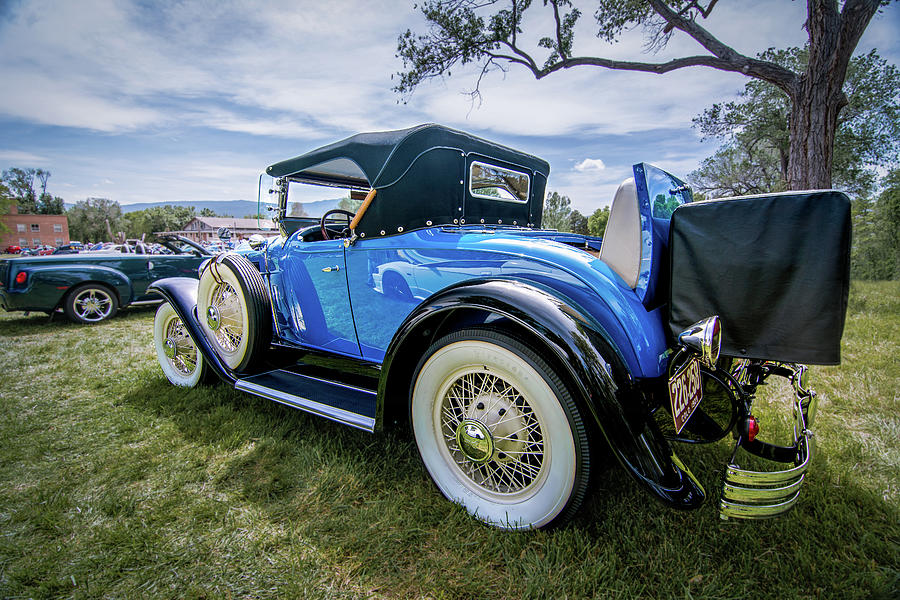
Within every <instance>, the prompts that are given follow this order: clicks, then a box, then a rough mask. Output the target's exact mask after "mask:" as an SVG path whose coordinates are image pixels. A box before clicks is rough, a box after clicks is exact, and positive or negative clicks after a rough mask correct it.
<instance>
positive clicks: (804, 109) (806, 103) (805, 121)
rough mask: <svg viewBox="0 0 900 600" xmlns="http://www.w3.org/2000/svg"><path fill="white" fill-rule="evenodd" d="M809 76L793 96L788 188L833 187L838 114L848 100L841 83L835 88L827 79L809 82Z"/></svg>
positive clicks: (802, 81) (814, 188)
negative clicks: (833, 163)
mask: <svg viewBox="0 0 900 600" xmlns="http://www.w3.org/2000/svg"><path fill="white" fill-rule="evenodd" d="M810 79H812V78H810V77H809V73H807V76H805V77H803V78H802V80H801V82H800V86H799V87H800V90H799V92H798V94H797V96H796V97H794V98H793V108H792V110H791V123H790V134H791V135H790V143H791V147H790V154H789V157H788V173H787V184H788V189H791V190H816V189H828V188H830V187H831V164H832V157H833V154H834V135H835V132H836V131H837V122H838V120H837V117H838V113H839V112H840V110H841V109H842V108H843V107H844V106H845V105H846V104H847V100H846V96H844V94H843V93H842V92H841V90H840V87H838V89H837V91H835V90H833V89H831V86H830V85H829V84H828V82H825V81H820V82H818V83H810ZM840 84H843V79H842V80H841V81H840Z"/></svg>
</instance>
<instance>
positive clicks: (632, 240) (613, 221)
mask: <svg viewBox="0 0 900 600" xmlns="http://www.w3.org/2000/svg"><path fill="white" fill-rule="evenodd" d="M600 260H602V261H603V262H605V263H606V264H607V265H608V266H609V267H610V268H611V269H612V270H613V271H615V272H616V273H617V274H618V275H619V276H620V277H621V278H622V279H623V280H624V281H625V283H626V284H627V285H628V286H629V287H631V288H632V289H634V288H635V287H637V282H638V275H639V274H640V266H641V214H640V210H639V207H638V198H637V187H636V186H635V183H634V178H633V177H629V178H628V179H626V180H625V181H623V182H622V184H621V185H619V189H618V190H616V195H615V197H613V201H612V206H610V209H609V220H608V221H607V222H606V231H604V232H603V242H602V243H601V245H600Z"/></svg>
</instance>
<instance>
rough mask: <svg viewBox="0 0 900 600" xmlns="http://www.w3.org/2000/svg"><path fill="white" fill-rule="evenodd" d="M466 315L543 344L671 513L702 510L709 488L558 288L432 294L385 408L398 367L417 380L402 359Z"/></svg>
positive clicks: (484, 286)
mask: <svg viewBox="0 0 900 600" xmlns="http://www.w3.org/2000/svg"><path fill="white" fill-rule="evenodd" d="M460 310H463V311H466V310H475V311H479V312H484V313H488V314H491V315H496V316H499V317H504V318H506V319H509V320H511V321H512V322H514V323H516V324H517V326H518V327H520V328H524V329H526V330H527V331H528V332H529V333H530V334H531V337H534V338H536V339H538V340H540V342H541V343H542V344H543V346H545V348H546V350H547V351H548V352H550V353H552V356H553V358H554V360H553V361H552V362H553V363H554V364H556V365H557V366H558V367H559V368H562V369H564V370H565V371H566V372H565V373H564V375H566V377H565V379H566V380H567V381H568V382H569V383H570V384H571V385H572V386H573V387H574V389H573V390H572V392H573V395H574V396H575V397H576V399H578V400H579V404H580V405H581V406H582V407H584V408H585V409H586V411H587V412H588V413H589V414H590V416H591V417H592V418H593V420H594V421H595V422H596V424H597V426H598V428H599V430H600V431H601V432H602V434H603V436H604V437H605V439H606V441H607V443H608V444H609V446H610V448H611V449H612V451H613V453H614V454H615V456H616V457H617V459H618V460H619V462H620V463H621V464H622V466H623V467H624V468H625V470H626V471H627V472H628V473H629V474H630V475H631V476H632V477H634V478H635V479H636V480H637V481H638V482H639V483H640V484H642V485H643V486H644V487H645V488H646V489H647V490H649V491H650V492H651V493H653V494H654V495H655V496H656V497H657V498H659V499H660V500H662V501H663V502H665V503H666V504H668V505H670V506H672V507H675V508H696V507H698V506H699V505H700V504H701V503H702V502H703V500H704V498H705V492H704V490H703V487H702V486H701V485H700V483H699V482H698V481H697V480H696V478H695V477H694V476H693V474H691V472H690V471H689V470H688V469H687V468H686V467H684V465H683V464H682V463H681V461H680V460H679V459H678V457H677V456H676V455H675V453H674V452H673V450H672V448H671V446H670V445H669V443H668V442H667V441H666V440H665V438H664V437H663V435H662V433H661V432H660V431H659V429H658V428H657V427H656V426H655V423H654V422H653V419H652V418H651V417H650V416H649V414H648V413H647V411H646V409H645V408H644V407H643V403H642V397H641V395H640V393H639V392H638V391H637V389H636V387H635V382H634V381H633V379H632V377H631V376H630V374H629V372H628V370H627V368H626V367H625V362H624V360H623V358H622V356H621V353H620V352H619V351H618V350H617V349H616V347H615V346H614V345H613V344H612V343H611V341H610V338H609V336H608V335H607V334H606V332H604V331H603V330H602V328H601V327H600V326H599V325H598V324H597V322H596V321H595V320H594V319H592V318H590V317H589V316H588V315H586V314H585V312H584V311H582V310H581V309H580V307H578V306H575V305H573V304H572V303H571V302H568V301H567V300H566V299H565V298H563V297H561V296H557V295H555V294H554V293H553V291H552V290H548V289H542V288H539V287H536V286H534V285H532V284H529V283H524V282H522V281H516V280H480V281H478V280H470V281H467V282H464V283H461V284H458V285H456V286H453V287H451V288H448V289H445V290H443V291H441V292H439V293H438V294H436V295H434V296H432V297H431V298H429V299H428V300H427V301H426V302H425V303H423V304H422V305H420V306H419V307H417V309H416V310H415V311H413V312H412V313H411V314H410V315H409V316H408V317H407V319H406V320H405V321H404V323H403V324H402V325H401V327H400V329H399V330H398V331H397V333H396V334H395V336H394V338H393V340H392V341H391V344H390V346H389V347H388V350H387V354H386V357H385V362H384V364H383V366H382V377H381V382H380V384H379V394H378V397H379V403H382V402H383V401H384V399H385V398H386V397H388V396H389V394H392V395H399V392H398V390H399V389H400V388H398V387H397V386H396V385H394V386H393V387H392V388H391V389H390V390H389V382H391V381H392V379H391V377H392V372H394V369H397V371H399V372H401V373H403V374H406V373H407V371H408V372H409V376H411V375H412V370H411V368H410V366H409V365H410V363H411V362H412V363H413V365H414V364H415V363H416V362H418V359H417V358H413V357H407V358H406V360H400V361H396V360H395V359H397V358H398V357H404V355H405V353H404V348H409V347H417V348H421V340H422V339H423V337H428V336H431V337H430V339H432V340H433V339H434V338H435V337H436V335H435V332H436V330H438V329H439V328H440V324H441V323H442V322H443V321H445V320H446V319H448V318H452V314H453V313H454V312H455V311H460ZM417 340H418V342H417ZM429 344H430V342H429ZM543 350H544V348H541V349H540V350H538V351H539V352H542V351H543ZM414 368H415V367H414V366H413V367H412V369H414ZM395 373H396V372H395ZM409 376H407V380H408V377H409ZM379 414H382V411H381V410H380V411H379Z"/></svg>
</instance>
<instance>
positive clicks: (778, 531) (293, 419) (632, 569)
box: [121, 377, 898, 598]
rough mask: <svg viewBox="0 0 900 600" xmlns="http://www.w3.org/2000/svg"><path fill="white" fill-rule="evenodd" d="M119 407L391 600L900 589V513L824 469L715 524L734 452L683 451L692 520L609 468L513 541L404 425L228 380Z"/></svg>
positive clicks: (156, 385) (152, 384)
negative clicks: (793, 494) (160, 430)
mask: <svg viewBox="0 0 900 600" xmlns="http://www.w3.org/2000/svg"><path fill="white" fill-rule="evenodd" d="M121 403H122V404H125V405H128V406H130V407H132V408H134V409H136V410H138V411H143V412H145V413H148V414H149V415H151V416H152V417H154V418H155V419H162V420H163V421H166V422H168V423H171V424H172V425H173V426H174V427H175V428H176V429H177V431H178V433H179V435H180V436H181V437H182V438H183V439H184V440H185V443H186V444H189V445H194V446H199V447H201V448H202V450H203V452H202V454H204V455H205V456H207V457H209V458H208V460H209V461H210V463H211V466H210V468H209V473H210V475H209V477H210V481H211V483H212V486H213V488H214V489H216V490H218V491H219V492H223V493H228V494H229V495H231V497H233V498H235V499H236V501H237V502H239V503H241V504H245V505H248V506H253V507H254V508H255V509H256V510H259V511H261V512H262V513H263V514H265V515H267V519H268V520H269V521H270V522H271V523H273V524H275V525H276V526H278V527H282V528H288V529H290V530H291V531H295V532H296V534H297V535H298V536H300V537H302V538H303V539H305V540H311V542H312V543H313V544H314V545H316V546H317V547H319V548H320V550H321V551H322V552H323V553H324V554H325V555H326V556H327V557H328V559H329V561H330V562H331V563H332V564H334V565H336V567H335V568H339V569H340V570H341V572H342V573H344V574H345V575H346V576H350V577H362V578H364V580H365V581H368V582H370V583H372V584H374V585H377V586H389V587H390V589H392V590H394V592H395V593H396V594H397V595H398V596H405V595H421V594H423V593H428V591H429V590H434V589H440V590H444V591H445V592H446V593H447V596H448V597H471V596H473V595H477V594H484V593H486V592H487V593H491V592H493V593H496V594H497V595H498V596H508V597H552V596H563V595H568V596H570V597H582V596H594V595H597V594H598V593H609V592H612V593H619V594H626V595H635V594H637V595H642V594H643V595H646V594H650V593H651V590H652V591H653V594H651V595H658V596H660V597H662V596H671V595H681V596H683V595H685V593H686V592H689V595H691V597H695V598H702V597H723V596H724V597H741V596H745V595H749V594H752V593H753V590H754V589H765V590H766V591H767V594H768V595H769V596H770V597H806V596H808V597H820V596H821V597H831V596H841V595H842V594H841V593H839V592H840V590H838V589H836V588H835V585H836V582H845V583H842V584H841V585H842V586H847V587H846V588H843V587H842V588H841V589H842V590H844V591H845V592H846V594H845V595H846V596H847V597H867V596H870V595H871V596H872V597H890V594H891V593H893V592H894V591H895V589H896V565H897V562H896V558H897V550H896V545H895V544H896V540H897V533H898V531H897V517H898V515H897V511H896V509H895V507H892V506H891V505H890V504H888V503H886V502H884V501H883V500H882V499H881V498H878V497H877V496H876V495H875V494H873V493H872V492H871V491H869V490H866V489H864V488H862V487H860V486H858V485H856V484H855V483H854V482H853V480H852V479H845V478H843V477H842V476H843V475H844V474H841V473H833V472H832V471H831V467H830V465H829V464H828V461H827V460H821V461H820V462H818V463H817V464H816V465H815V466H814V468H813V470H812V472H811V474H810V476H809V481H808V482H807V484H806V487H805V489H804V490H803V496H802V500H801V502H800V504H799V505H798V507H797V508H796V509H795V510H794V511H793V512H792V513H789V514H788V515H786V516H785V517H782V518H780V519H775V520H771V521H763V522H741V521H728V522H723V521H720V520H719V518H718V515H717V502H718V486H719V477H720V476H721V469H722V468H723V466H724V461H725V460H726V459H727V456H728V454H729V453H730V448H728V446H727V444H722V445H716V446H713V447H709V448H700V449H690V450H688V451H685V452H684V455H685V458H686V460H687V461H688V464H689V465H690V466H692V467H694V470H695V473H697V474H698V475H699V476H700V477H701V479H702V482H703V484H704V485H705V486H706V488H707V492H708V496H709V497H708V501H707V503H706V504H705V505H704V506H703V507H702V508H701V509H699V510H697V511H692V512H677V511H674V510H672V509H669V508H667V507H665V506H664V505H663V504H661V503H659V502H657V501H655V500H653V499H652V498H651V496H650V495H649V494H648V493H646V492H644V491H643V489H642V488H640V487H639V486H638V485H637V484H636V483H635V482H634V481H633V480H632V479H631V478H630V477H629V476H628V475H627V474H625V473H624V471H623V470H622V469H620V468H618V467H617V466H615V465H612V466H609V465H607V466H603V467H601V468H600V469H598V470H597V472H596V473H595V475H596V478H595V479H596V481H595V486H594V492H593V494H592V495H591V496H590V497H589V499H588V501H587V502H586V504H585V506H584V507H583V509H582V511H581V513H580V514H579V515H578V517H577V518H576V519H575V520H574V522H573V523H572V524H570V525H569V526H566V527H563V528H559V529H555V530H552V531H549V532H520V533H509V532H502V531H497V530H494V529H490V528H488V527H485V526H482V525H480V524H479V523H477V522H476V521H475V520H474V519H472V518H471V517H470V516H468V515H467V514H466V513H465V511H463V510H462V509H460V508H459V507H457V506H454V505H452V504H450V503H449V502H447V501H446V500H444V499H443V497H442V496H441V495H440V493H439V492H438V491H437V489H436V488H435V487H434V486H433V485H432V484H431V483H430V481H429V479H428V476H427V473H426V472H425V470H424V468H423V467H422V466H421V464H420V462H419V459H418V456H417V454H416V447H415V443H414V442H413V441H412V440H411V438H410V436H409V435H408V434H407V433H406V432H405V431H390V432H387V433H382V434H376V435H374V436H373V435H371V434H368V433H365V432H361V431H357V430H353V429H350V428H347V427H344V426H342V425H339V424H336V423H332V422H330V421H327V420H324V419H321V418H319V417H315V416H312V415H308V414H305V413H303V412H300V411H297V410H294V409H291V408H288V407H284V406H282V405H279V404H277V403H273V402H270V401H268V400H264V399H259V398H255V397H252V396H248V395H245V394H241V393H239V392H236V391H234V390H232V389H230V388H228V387H227V386H225V385H217V386H211V387H201V388H197V389H193V390H183V389H179V388H175V387H172V386H170V385H169V384H168V383H167V382H165V380H164V379H162V378H161V377H160V378H159V379H158V380H155V381H148V382H146V383H145V384H143V385H140V386H139V387H137V388H135V389H133V390H132V391H131V392H130V393H129V394H127V395H126V396H124V397H123V398H122V399H121ZM699 467H702V469H701V468H699ZM891 540H893V542H892V541H891ZM473 544H474V545H475V546H474V547H473ZM475 547H477V552H476V553H477V556H478V557H479V559H478V560H474V561H473V560H472V558H473V552H475V549H474V548H475ZM337 565H340V567H338V566H337Z"/></svg>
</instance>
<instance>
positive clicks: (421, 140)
mask: <svg viewBox="0 0 900 600" xmlns="http://www.w3.org/2000/svg"><path fill="white" fill-rule="evenodd" d="M266 175H267V176H268V177H271V178H274V180H269V179H267V178H266V177H265V176H264V177H263V178H262V180H261V185H260V189H261V190H273V193H274V197H275V198H276V199H277V206H276V207H275V210H274V215H275V222H276V223H277V225H278V227H279V233H280V235H279V236H278V237H275V238H271V239H269V240H265V239H264V238H262V237H261V236H260V237H255V238H253V239H251V240H250V241H249V242H248V243H247V244H246V245H242V246H241V247H240V248H239V249H238V250H237V251H235V252H225V253H222V254H219V255H218V256H216V257H215V258H214V259H211V260H210V261H209V262H208V263H206V265H205V266H204V267H202V268H201V273H200V278H199V281H196V280H193V279H186V278H171V279H161V280H159V281H157V282H156V283H155V284H154V285H153V286H152V288H151V289H152V290H155V291H157V292H159V293H160V294H162V295H163V296H164V297H165V298H166V300H167V302H166V303H165V304H163V305H162V306H161V307H160V308H159V310H158V312H157V315H156V320H155V323H154V344H155V346H156V352H157V358H158V361H159V363H160V365H161V367H162V370H163V373H164V374H165V376H166V377H167V378H168V379H169V380H170V381H171V382H172V383H173V384H176V385H181V386H194V385H197V384H198V383H199V382H200V381H201V380H202V376H203V373H204V370H205V369H212V370H213V371H215V373H216V374H217V375H218V376H219V377H220V378H221V379H223V380H224V381H226V382H228V383H230V384H232V385H234V387H235V388H236V389H239V390H243V391H245V392H248V393H251V394H255V395H258V396H261V397H264V398H269V399H271V400H274V401H276V402H280V403H283V404H286V405H288V406H293V407H296V408H299V409H301V410H305V411H308V412H311V413H314V414H316V415H320V416H322V417H325V418H327V419H331V420H334V421H338V422H341V423H344V424H347V425H349V426H352V427H356V428H360V429H364V430H367V431H375V430H378V429H381V428H383V427H386V426H388V425H390V424H392V423H395V422H402V421H408V422H409V423H410V424H411V427H412V431H413V434H414V436H415V440H416V445H417V448H418V451H419V454H420V456H421V458H422V461H423V462H424V465H425V467H426V469H427V471H428V473H429V474H430V476H431V478H432V479H433V480H434V482H435V484H436V485H437V487H438V489H440V491H441V492H442V493H443V494H444V495H445V496H446V497H447V498H449V499H450V500H452V501H454V502H457V503H459V504H460V505H462V506H463V507H465V508H466V510H468V511H469V512H470V513H471V514H472V515H474V516H475V517H476V518H478V519H480V520H482V521H484V522H485V523H488V524H490V525H493V526H496V527H500V528H509V529H523V528H532V527H546V526H549V525H551V524H554V523H561V522H564V521H565V520H566V519H568V518H570V517H572V516H573V515H574V514H575V513H576V511H577V510H578V508H579V506H580V505H581V504H582V502H583V500H584V498H585V495H586V493H587V491H588V486H589V483H590V481H591V477H592V474H593V475H596V474H597V473H598V470H597V465H595V464H594V463H593V462H592V459H593V458H594V457H595V456H597V455H598V453H597V452H595V450H603V449H604V448H608V449H609V450H611V451H612V454H613V455H614V456H615V457H616V458H617V459H618V462H619V463H620V465H621V466H622V468H623V469H624V470H625V471H626V472H627V473H628V474H629V475H631V476H632V478H633V479H634V481H635V483H636V484H637V485H639V486H640V487H641V488H642V489H643V490H645V491H646V492H647V494H648V495H650V496H652V497H654V498H656V499H658V500H660V501H662V502H663V503H664V504H666V505H668V506H670V507H673V508H678V509H693V508H697V507H698V506H700V505H701V504H702V503H703V501H704V499H705V498H706V496H707V492H706V490H705V489H704V487H703V485H702V484H701V483H700V481H699V480H698V479H697V478H696V477H695V476H694V475H693V474H692V472H691V470H690V469H689V468H688V466H687V465H686V461H685V460H683V458H682V457H679V455H678V453H677V452H676V448H677V447H678V445H679V444H689V443H705V442H714V441H718V440H721V439H723V438H725V437H726V436H733V437H734V439H735V440H736V442H735V450H734V454H733V456H732V458H731V459H730V460H729V461H728V463H727V464H721V465H718V466H717V467H714V468H717V469H721V470H724V472H725V482H724V484H723V486H722V492H721V494H720V496H719V511H720V515H721V516H722V517H723V518H732V517H735V518H765V517H771V516H774V515H777V514H780V513H782V512H784V511H786V510H788V509H789V508H790V507H792V506H793V505H794V504H795V503H796V501H797V499H798V498H799V495H800V488H801V485H802V483H803V480H804V478H805V474H806V472H807V469H808V466H809V464H810V461H811V459H812V456H813V438H812V434H811V431H810V430H811V427H812V424H813V419H814V415H815V410H816V395H815V393H814V392H813V391H812V390H811V388H810V387H809V382H808V372H807V369H806V367H805V366H803V365H801V364H800V363H816V364H835V363H837V362H838V361H839V359H840V338H841V332H842V330H843V324H844V317H845V311H846V305H847V295H848V264H849V262H848V259H847V257H848V256H849V254H848V253H849V240H850V236H849V232H850V230H849V201H848V200H847V198H846V196H844V195H843V194H841V193H839V192H833V191H819V192H791V193H785V194H774V195H766V196H759V197H748V198H734V199H728V200H721V201H712V202H696V203H695V202H692V196H691V191H690V189H689V188H688V186H686V185H685V184H684V182H682V181H681V180H679V179H678V178H676V177H674V176H673V175H670V174H669V173H666V172H665V171H662V170H661V169H659V168H657V167H654V166H652V165H648V164H644V163H641V164H637V165H635V166H634V168H633V169H632V172H631V174H629V176H628V177H627V179H626V180H625V181H624V182H623V183H622V184H621V185H620V186H619V189H618V191H617V192H616V194H615V197H614V198H613V200H612V205H611V210H610V214H609V221H608V224H607V226H606V231H605V233H604V236H603V239H602V242H601V243H600V245H599V251H598V249H597V242H598V240H597V239H596V238H589V237H587V236H578V235H574V234H560V233H559V232H554V231H545V230H542V229H541V228H540V227H541V220H542V211H543V199H544V192H545V189H546V185H547V177H548V175H549V164H548V163H547V162H546V161H544V160H541V159H539V158H537V157H534V156H531V155H529V154H526V153H524V152H520V151H517V150H514V149H511V148H507V147H504V146H501V145H499V144H496V143H493V142H489V141H487V140H483V139H480V138H477V137H474V136H471V135H468V134H465V133H462V132H459V131H454V130H451V129H447V128H444V127H440V126H437V125H424V126H420V127H415V128H412V129H407V130H402V131H391V132H381V133H373V134H359V135H356V136H353V137H351V138H349V139H347V140H343V141H339V142H336V143H334V144H331V145H328V146H325V147H323V148H319V149H316V150H312V151H310V152H308V153H306V154H303V155H301V156H298V157H296V158H292V159H289V160H285V161H282V162H279V163H276V164H274V165H272V166H270V167H269V168H268V169H267V170H266ZM305 186H328V187H329V188H343V189H344V190H345V191H346V193H347V194H348V195H349V196H350V197H351V198H353V197H360V198H362V197H364V198H365V200H364V202H363V203H362V205H361V206H360V208H359V209H358V210H357V211H356V212H355V213H354V212H348V211H344V210H331V211H328V212H327V213H326V214H324V215H323V216H322V217H321V219H320V220H319V221H318V222H317V223H314V224H310V222H309V220H302V219H298V218H295V217H292V216H291V211H290V210H289V206H290V203H291V202H292V201H293V200H292V199H294V198H304V197H308V196H304V195H303V192H304V187H305ZM329 193H331V192H329ZM779 379H782V380H786V381H788V382H790V386H792V387H791V388H790V389H791V390H792V391H791V393H790V394H789V398H788V399H787V400H786V403H785V405H784V407H783V408H784V412H785V416H786V415H787V414H790V419H791V421H790V424H789V425H788V426H787V431H791V430H792V431H793V432H792V434H789V436H790V443H789V444H787V445H776V444H774V443H772V441H771V439H770V441H763V439H764V434H762V433H761V432H760V425H759V422H758V421H757V419H756V416H755V415H754V412H753V411H754V398H755V393H756V390H757V387H758V386H760V385H762V384H764V383H767V382H775V381H778V380H779ZM774 429H777V428H774ZM748 457H751V459H752V460H751V463H750V464H748V463H747V462H746V460H747V458H748ZM753 461H760V462H764V463H767V464H768V465H769V466H770V467H771V468H768V469H766V470H763V471H757V470H755V469H754V468H753V467H752V466H750V465H751V464H754V463H753Z"/></svg>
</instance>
